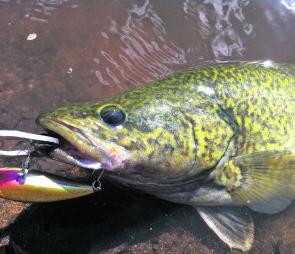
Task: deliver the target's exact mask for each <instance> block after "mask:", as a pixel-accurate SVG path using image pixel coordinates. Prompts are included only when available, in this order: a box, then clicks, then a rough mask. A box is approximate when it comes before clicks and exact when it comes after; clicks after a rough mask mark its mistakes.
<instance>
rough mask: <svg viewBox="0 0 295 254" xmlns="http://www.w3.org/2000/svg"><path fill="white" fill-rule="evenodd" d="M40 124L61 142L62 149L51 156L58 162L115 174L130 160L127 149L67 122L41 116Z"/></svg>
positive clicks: (57, 149)
mask: <svg viewBox="0 0 295 254" xmlns="http://www.w3.org/2000/svg"><path fill="white" fill-rule="evenodd" d="M37 123H38V124H39V125H40V126H41V127H42V128H44V129H45V130H46V131H47V132H49V133H50V134H52V135H53V136H55V137H57V138H58V139H59V140H60V144H59V146H58V147H57V148H55V149H53V150H52V151H51V152H50V153H49V154H48V155H49V157H51V158H53V159H55V160H58V161H61V162H65V163H68V164H71V165H75V166H79V167H81V168H85V169H92V170H109V171H113V170H115V169H117V168H122V167H123V165H124V161H125V160H126V159H127V158H128V152H127V151H126V150H125V149H124V148H123V147H121V146H119V145H116V144H114V143H112V142H109V141H105V140H102V139H99V138H97V137H94V136H93V134H90V133H87V132H85V131H83V130H81V129H80V128H77V127H74V126H72V125H70V124H68V123H65V122H64V121H59V120H55V119H54V120H53V119H48V118H46V117H45V118H42V117H40V118H38V119H37Z"/></svg>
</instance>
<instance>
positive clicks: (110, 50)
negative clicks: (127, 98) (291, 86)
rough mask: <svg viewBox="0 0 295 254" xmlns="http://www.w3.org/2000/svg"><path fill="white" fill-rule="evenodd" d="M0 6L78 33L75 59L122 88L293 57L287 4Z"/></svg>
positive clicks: (53, 1)
mask: <svg viewBox="0 0 295 254" xmlns="http://www.w3.org/2000/svg"><path fill="white" fill-rule="evenodd" d="M1 2H6V4H9V3H11V6H12V5H13V4H15V3H18V5H20V6H22V8H21V12H22V15H23V19H22V21H24V22H27V23H28V24H29V23H30V22H32V23H35V22H36V23H40V24H38V25H36V24H34V25H32V26H38V27H42V24H41V23H46V25H45V24H43V26H47V27H49V28H50V27H54V26H55V27H54V28H55V29H59V26H60V29H61V30H65V31H64V32H65V34H64V36H67V34H69V30H76V33H75V34H74V35H73V34H72V33H71V34H70V35H69V36H70V39H71V40H72V42H71V44H75V43H76V45H79V46H81V44H83V46H84V48H81V47H80V50H78V48H77V49H75V50H76V51H81V50H83V51H84V52H83V54H82V52H75V54H76V55H79V60H80V59H83V58H84V59H85V60H87V61H89V57H90V56H91V58H92V59H91V60H92V61H91V62H87V65H89V67H90V66H91V67H93V68H95V70H94V71H92V74H91V75H92V78H93V77H95V78H96V80H97V83H98V84H99V85H104V86H109V85H115V86H117V87H118V88H119V89H120V90H124V89H127V88H128V87H129V86H130V85H138V84H141V83H146V82H149V81H151V80H154V79H157V78H159V77H162V76H166V75H168V74H170V73H172V72H175V71H178V70H181V69H184V68H187V67H190V66H194V65H197V64H199V63H201V62H204V61H211V60H215V61H216V60H229V59H243V60H245V59H261V58H263V59H265V58H273V59H274V60H276V59H277V60H279V61H292V60H293V59H294V56H290V54H289V53H288V52H290V50H291V46H293V42H292V41H294V40H293V38H294V33H295V32H294V29H292V25H293V21H294V13H293V11H292V10H294V1H291V0H283V1H281V3H280V2H279V1H276V2H274V3H272V4H271V5H270V4H268V2H267V1H248V0H234V1H226V0H203V1H196V0H185V1H177V0H170V1H169V4H168V2H167V1H156V0H141V1H134V0H129V1H115V0H114V1H103V0H101V1H91V2H89V3H87V2H85V1H78V0H39V1H21V0H18V1H12V0H11V1H7V0H5V1H4V0H1ZM168 5H169V6H168ZM11 8H13V7H11ZM19 8H20V7H19ZM26 19H27V20H26ZM61 19H64V20H63V21H61ZM75 21H77V22H75ZM58 22H60V24H58ZM69 22H70V23H69ZM48 23H49V24H48ZM81 30H83V33H79V32H80V31H81ZM72 32H73V31H72ZM50 36H51V38H52V39H54V37H55V35H54V34H51V35H50ZM57 37H58V36H57ZM56 39H59V38H56ZM63 40H64V39H63V38H61V40H60V41H58V42H56V46H57V47H58V48H60V49H61V50H63V46H65V47H67V45H62V44H63V43H62V41H63ZM290 44H292V45H290ZM70 47H71V46H70ZM65 50H66V49H65ZM70 54H73V52H70ZM70 54H69V57H71V56H70ZM69 69H70V70H73V68H72V67H71V66H69ZM70 72H71V71H70Z"/></svg>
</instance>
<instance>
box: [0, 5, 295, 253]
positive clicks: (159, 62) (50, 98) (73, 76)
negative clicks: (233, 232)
mask: <svg viewBox="0 0 295 254" xmlns="http://www.w3.org/2000/svg"><path fill="white" fill-rule="evenodd" d="M294 24H295V2H294V1H292V0H282V1H271V2H270V1H267V0H260V1H247V0H233V1H226V0H203V1H201V0H200V1H197V0H183V1H180V0H141V1H135V0H124V1H123V0H122V1H119V0H117V1H116V0H108V1H107V0H85V1H82V0H80V1H79V0H0V98H1V100H0V128H2V129H4V128H5V129H19V130H24V131H30V132H40V129H38V127H37V126H35V124H34V119H35V117H36V116H37V115H38V114H39V113H41V112H43V111H46V110H48V109H49V108H54V107H58V106H61V105H64V104H67V103H72V102H82V101H89V100H95V99H101V98H104V97H107V96H111V95H114V94H116V93H118V92H121V91H123V90H128V89H131V88H132V87H134V86H137V85H140V84H143V83H147V82H149V81H152V80H155V79H158V78H160V77H163V76H166V75H168V74H171V73H174V72H176V71H179V70H184V69H187V68H189V67H192V66H196V65H198V64H200V63H204V62H210V61H220V60H258V59H259V60H260V59H272V60H275V61H278V62H290V63H295V50H294V49H295V39H294V38H295V25H294ZM6 145H9V144H6ZM1 163H3V164H5V166H7V164H8V163H13V162H11V161H8V160H2V161H1ZM42 167H43V168H47V169H48V170H49V171H50V167H52V165H51V164H50V163H49V162H44V163H42ZM54 167H58V168H59V169H60V172H65V171H66V169H67V167H66V166H65V165H61V164H58V165H54ZM0 202H1V210H0V226H1V230H0V237H1V245H2V249H1V251H2V252H1V251H0V252H1V253H204V254H205V253H214V254H219V253H228V252H229V250H228V249H227V248H226V246H225V245H223V244H222V243H221V242H220V241H219V240H218V238H217V237H216V236H215V235H214V234H213V233H212V232H211V231H210V230H209V229H208V228H207V227H206V225H204V223H203V222H202V221H201V219H200V218H199V217H198V216H197V215H196V213H195V211H194V210H193V209H192V208H189V207H185V206H179V205H175V204H171V203H168V202H164V201H161V200H158V199H155V198H153V197H150V196H146V195H143V194H138V193H134V192H131V191H127V190H122V189H118V188H116V187H114V186H111V185H110V184H109V183H105V184H104V191H102V192H100V193H97V194H96V195H93V196H91V197H87V198H83V199H79V200H73V201H67V202H58V203H54V204H35V205H29V204H27V205H23V204H21V203H17V202H10V201H4V200H1V201H0ZM294 212H295V207H294V206H292V207H290V208H289V209H288V210H287V211H285V212H283V213H282V214H280V215H275V216H265V215H259V214H257V215H256V216H255V221H256V225H257V230H256V235H255V244H254V247H253V249H252V250H251V251H250V253H265V254H268V253H276V254H279V253H280V254H281V253H295V229H294V225H295V216H293V215H294Z"/></svg>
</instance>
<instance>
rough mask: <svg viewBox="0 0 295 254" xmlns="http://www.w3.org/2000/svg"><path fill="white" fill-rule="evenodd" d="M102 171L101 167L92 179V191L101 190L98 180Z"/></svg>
mask: <svg viewBox="0 0 295 254" xmlns="http://www.w3.org/2000/svg"><path fill="white" fill-rule="evenodd" d="M103 173H104V169H102V170H101V171H100V173H99V175H98V177H97V178H96V179H95V180H94V182H93V183H92V188H93V190H94V191H100V190H101V182H100V178H101V177H102V175H103Z"/></svg>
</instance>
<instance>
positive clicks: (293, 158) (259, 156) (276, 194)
mask: <svg viewBox="0 0 295 254" xmlns="http://www.w3.org/2000/svg"><path fill="white" fill-rule="evenodd" d="M215 179H216V182H217V183H218V184H219V185H223V186H225V187H226V189H227V191H228V192H229V194H230V195H231V197H232V200H233V202H234V203H235V204H240V205H247V206H248V207H250V208H251V209H253V210H255V211H257V212H262V213H268V214H273V213H278V212H280V211H282V210H284V209H285V208H286V207H288V206H289V204H290V203H291V202H292V201H293V199H294V196H295V195H294V194H295V154H292V153H290V152H276V151H265V152H255V153H252V154H247V155H241V156H237V157H233V158H232V159H230V160H229V161H227V162H225V163H224V165H222V166H221V167H220V168H218V169H217V174H216V178H215Z"/></svg>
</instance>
